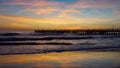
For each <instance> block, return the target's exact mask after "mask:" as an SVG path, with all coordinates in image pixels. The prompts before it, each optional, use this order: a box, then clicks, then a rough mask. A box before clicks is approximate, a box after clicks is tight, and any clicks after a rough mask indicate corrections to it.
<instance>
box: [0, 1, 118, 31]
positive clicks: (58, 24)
mask: <svg viewBox="0 0 120 68" xmlns="http://www.w3.org/2000/svg"><path fill="white" fill-rule="evenodd" d="M119 25H120V0H0V30H9V29H13V30H16V29H22V30H26V29H29V30H34V29H37V28H39V29H88V28H92V29H93V28H95V29H98V28H113V26H116V27H117V28H118V27H119Z"/></svg>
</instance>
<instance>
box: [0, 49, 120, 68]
mask: <svg viewBox="0 0 120 68" xmlns="http://www.w3.org/2000/svg"><path fill="white" fill-rule="evenodd" d="M119 57H120V54H119V52H81V51H76V52H61V53H56V52H53V53H43V54H20V55H1V56H0V67H2V66H3V67H4V66H5V65H8V66H9V65H11V64H12V65H16V64H21V65H24V66H26V67H27V64H28V65H29V64H30V65H33V68H36V67H37V68H42V67H44V68H45V67H49V68H55V66H57V67H58V68H59V67H60V68H69V67H70V68H71V67H73V68H74V66H76V67H82V68H83V67H85V68H89V66H90V65H94V67H95V66H97V65H98V66H99V64H100V65H104V64H105V65H106V64H113V66H118V65H119V64H120V58H119ZM26 63H27V64H26ZM95 63H96V64H95ZM97 63H98V64H97ZM87 65H88V66H87ZM31 68H32V67H31ZM98 68H99V67H98Z"/></svg>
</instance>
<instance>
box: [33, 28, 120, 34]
mask: <svg viewBox="0 0 120 68" xmlns="http://www.w3.org/2000/svg"><path fill="white" fill-rule="evenodd" d="M35 32H36V33H48V34H61V33H70V34H74V33H75V34H79V35H120V29H100V30H98V29H91V30H90V29H87V30H35Z"/></svg>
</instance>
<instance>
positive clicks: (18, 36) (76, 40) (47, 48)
mask: <svg viewBox="0 0 120 68" xmlns="http://www.w3.org/2000/svg"><path fill="white" fill-rule="evenodd" d="M64 51H120V35H79V34H75V33H74V34H73V33H71V34H70V33H60V34H59V33H35V32H9V33H6V32H4V33H0V54H1V55H2V54H34V53H46V52H64Z"/></svg>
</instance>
